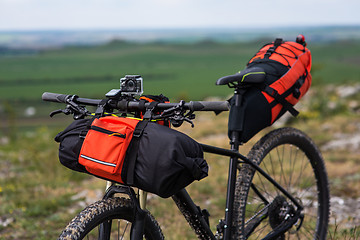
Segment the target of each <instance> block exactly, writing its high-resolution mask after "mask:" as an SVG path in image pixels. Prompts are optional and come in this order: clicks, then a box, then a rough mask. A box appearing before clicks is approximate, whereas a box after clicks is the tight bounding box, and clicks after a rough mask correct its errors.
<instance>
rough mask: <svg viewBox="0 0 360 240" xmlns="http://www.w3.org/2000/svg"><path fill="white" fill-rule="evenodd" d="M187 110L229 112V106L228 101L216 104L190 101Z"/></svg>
mask: <svg viewBox="0 0 360 240" xmlns="http://www.w3.org/2000/svg"><path fill="white" fill-rule="evenodd" d="M189 109H190V110H194V111H215V112H221V111H229V109H230V104H229V102H228V101H217V102H208V101H196V102H193V101H190V102H189Z"/></svg>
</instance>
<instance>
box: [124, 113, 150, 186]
mask: <svg viewBox="0 0 360 240" xmlns="http://www.w3.org/2000/svg"><path fill="white" fill-rule="evenodd" d="M148 123H149V121H146V120H145V121H140V122H139V123H138V124H137V125H136V128H135V130H134V134H133V138H132V139H131V142H130V145H129V148H128V149H127V151H126V161H124V165H123V168H124V169H126V171H122V173H121V178H122V179H126V183H127V184H129V185H133V184H134V173H135V164H136V158H137V154H138V151H139V146H140V139H141V136H142V134H143V132H144V129H145V127H146V126H147V124H148Z"/></svg>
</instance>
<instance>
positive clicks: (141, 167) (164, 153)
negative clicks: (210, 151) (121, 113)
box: [125, 122, 208, 198]
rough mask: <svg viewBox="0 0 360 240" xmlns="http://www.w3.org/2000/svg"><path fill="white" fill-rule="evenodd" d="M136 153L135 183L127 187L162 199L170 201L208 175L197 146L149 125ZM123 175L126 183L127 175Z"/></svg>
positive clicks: (181, 137) (152, 124)
mask: <svg viewBox="0 0 360 240" xmlns="http://www.w3.org/2000/svg"><path fill="white" fill-rule="evenodd" d="M132 141H133V140H132ZM133 148H134V145H133V144H131V145H130V147H129V149H128V152H127V156H126V158H127V157H128V154H131V153H132V152H133V151H134V149H133ZM135 148H136V147H135ZM136 150H137V157H136V163H135V168H134V173H133V174H134V176H133V177H134V182H133V184H129V185H132V186H135V187H138V188H140V189H143V190H145V191H148V192H151V193H155V194H157V195H159V196H161V197H164V198H167V197H170V196H172V195H174V194H175V193H177V192H178V191H179V190H181V189H182V188H184V187H186V186H187V185H189V184H190V183H192V182H193V181H194V180H200V179H202V178H204V177H206V176H207V174H208V165H207V163H206V161H205V159H204V158H203V151H202V149H201V147H200V145H199V144H198V143H197V142H196V141H195V140H193V139H191V138H190V137H188V136H187V135H185V134H183V133H181V132H178V131H176V130H173V129H171V128H168V127H165V126H162V125H159V124H156V123H152V122H149V123H148V124H147V126H146V127H145V129H144V131H143V133H142V136H141V138H140V141H139V147H138V148H137V149H135V151H136ZM126 172H128V173H127V179H128V178H129V171H126ZM127 179H126V180H125V181H126V182H128V180H127Z"/></svg>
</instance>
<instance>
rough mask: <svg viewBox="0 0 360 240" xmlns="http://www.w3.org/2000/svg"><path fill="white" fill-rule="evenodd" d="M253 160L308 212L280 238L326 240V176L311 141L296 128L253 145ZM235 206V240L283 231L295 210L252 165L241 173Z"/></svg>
mask: <svg viewBox="0 0 360 240" xmlns="http://www.w3.org/2000/svg"><path fill="white" fill-rule="evenodd" d="M248 158H249V159H250V160H252V161H253V162H255V163H257V164H258V165H260V167H261V168H262V169H263V170H264V171H265V172H266V173H267V174H269V175H270V176H271V177H272V178H273V179H274V180H276V182H278V183H279V184H280V185H281V186H282V187H283V188H284V189H285V190H287V191H288V192H289V193H290V194H291V195H292V196H294V197H295V199H297V200H298V202H299V203H300V204H301V206H302V207H303V210H302V212H301V217H300V218H299V219H298V220H297V222H296V223H295V224H293V225H292V227H291V228H288V227H286V229H288V230H287V232H285V233H284V234H282V235H281V236H279V237H277V238H276V239H326V235H327V227H328V219H329V206H330V204H329V188H328V180H327V173H326V170H325V165H324V161H323V159H322V156H321V154H320V152H319V150H318V149H317V147H316V146H315V144H314V143H313V142H312V141H311V139H310V138H309V137H307V136H306V135H305V134H304V133H302V132H301V131H299V130H297V129H293V128H282V129H278V130H274V131H272V132H270V133H269V134H267V135H266V136H264V137H263V138H262V139H260V140H259V141H258V142H257V143H256V144H255V145H254V146H253V148H252V149H251V151H250V152H249V154H248ZM234 201H235V202H234V218H233V225H234V234H233V236H234V238H233V239H263V238H265V237H267V236H269V235H268V234H271V233H273V232H275V231H276V230H278V229H279V228H281V227H284V226H285V225H286V221H289V220H288V219H289V216H293V215H294V212H295V209H296V207H295V206H294V204H293V203H292V202H291V201H290V200H289V199H288V198H287V197H286V196H284V195H283V194H282V193H281V192H280V191H279V190H278V189H277V188H275V187H274V186H273V185H272V184H271V183H270V182H269V181H267V180H266V179H265V178H264V177H263V176H262V175H261V174H259V173H258V172H255V171H254V169H253V168H251V167H250V166H249V165H248V164H242V166H241V168H240V173H239V176H238V178H237V183H236V190H235V199H234ZM292 214H293V215H292ZM274 229H275V230H274Z"/></svg>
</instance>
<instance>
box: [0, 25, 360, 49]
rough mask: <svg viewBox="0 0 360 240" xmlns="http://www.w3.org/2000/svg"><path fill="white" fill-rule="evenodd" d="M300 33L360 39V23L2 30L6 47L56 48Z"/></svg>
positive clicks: (237, 39)
mask: <svg viewBox="0 0 360 240" xmlns="http://www.w3.org/2000/svg"><path fill="white" fill-rule="evenodd" d="M299 33H301V34H304V35H305V36H306V38H307V40H308V41H311V42H331V41H344V40H345V41H348V40H359V39H360V26H326V27H295V28H273V29H269V28H266V29H265V28H264V29H262V28H254V29H250V28H241V29H240V28H239V29H236V28H223V29H220V28H216V29H210V28H206V29H150V30H149V29H147V30H141V29H140V30H139V29H137V30H116V29H115V30H71V31H70V30H65V31H61V30H49V31H0V46H1V47H6V48H36V49H42V48H54V47H61V46H66V45H67V46H68V45H99V44H104V43H106V42H110V41H112V40H114V39H115V40H121V41H134V42H163V43H174V42H175V43H193V42H198V41H216V42H248V41H254V40H257V39H273V38H275V37H282V38H284V39H294V38H295V37H296V36H297V35H298V34H299Z"/></svg>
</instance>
